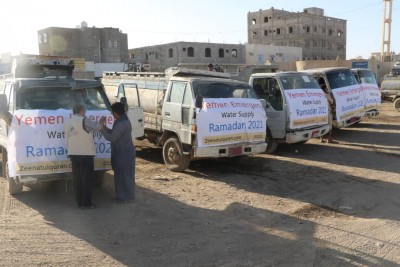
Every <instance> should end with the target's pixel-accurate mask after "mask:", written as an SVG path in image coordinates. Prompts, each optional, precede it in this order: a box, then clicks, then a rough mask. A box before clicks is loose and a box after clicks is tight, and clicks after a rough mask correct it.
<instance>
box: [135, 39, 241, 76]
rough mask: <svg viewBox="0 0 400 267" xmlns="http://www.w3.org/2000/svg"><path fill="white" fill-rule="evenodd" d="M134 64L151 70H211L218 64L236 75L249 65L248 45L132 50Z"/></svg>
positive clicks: (182, 44) (170, 45)
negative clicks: (209, 65) (208, 67)
mask: <svg viewBox="0 0 400 267" xmlns="http://www.w3.org/2000/svg"><path fill="white" fill-rule="evenodd" d="M129 56H130V60H131V62H134V63H142V64H143V63H145V64H150V66H151V71H164V70H165V69H166V68H169V67H173V66H182V67H188V68H195V69H204V70H207V65H208V64H209V63H212V64H213V65H214V66H215V65H216V64H218V65H219V66H220V67H222V68H223V70H224V71H225V72H230V73H235V72H237V69H238V67H240V66H243V65H245V64H246V46H245V45H242V44H219V43H199V42H175V43H168V44H162V45H154V46H146V47H139V48H133V49H129Z"/></svg>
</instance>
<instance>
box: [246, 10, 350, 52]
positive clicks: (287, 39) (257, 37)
mask: <svg viewBox="0 0 400 267" xmlns="http://www.w3.org/2000/svg"><path fill="white" fill-rule="evenodd" d="M247 23H248V26H247V29H248V43H249V44H264V45H277V46H291V47H301V48H303V55H302V56H303V58H302V59H303V60H334V59H337V58H340V59H346V35H347V34H346V32H347V21H346V20H343V19H337V18H332V17H326V16H324V10H323V9H321V8H316V7H312V8H305V9H304V10H303V12H289V11H285V10H277V9H274V8H270V9H268V10H261V9H260V10H259V11H256V12H249V13H248V15H247Z"/></svg>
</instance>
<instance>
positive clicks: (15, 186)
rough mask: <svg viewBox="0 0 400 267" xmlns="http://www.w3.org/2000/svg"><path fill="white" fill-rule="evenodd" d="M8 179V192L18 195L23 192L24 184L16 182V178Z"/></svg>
mask: <svg viewBox="0 0 400 267" xmlns="http://www.w3.org/2000/svg"><path fill="white" fill-rule="evenodd" d="M7 180H8V186H7V189H8V192H9V193H10V195H16V194H20V193H22V184H21V183H17V182H15V180H14V178H7Z"/></svg>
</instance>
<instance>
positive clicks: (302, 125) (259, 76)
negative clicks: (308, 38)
mask: <svg viewBox="0 0 400 267" xmlns="http://www.w3.org/2000/svg"><path fill="white" fill-rule="evenodd" d="M249 84H250V85H251V86H252V87H253V88H254V91H255V92H256V94H257V95H258V98H260V99H264V100H265V101H266V115H267V118H268V120H267V150H266V152H267V153H273V152H274V151H275V149H276V148H277V146H278V143H288V144H291V143H300V142H306V141H307V140H309V139H310V138H316V137H321V136H323V135H325V134H326V133H328V132H329V125H328V112H329V110H328V104H327V100H326V98H325V95H324V92H323V91H322V90H321V88H320V87H319V85H318V83H317V82H316V81H315V80H314V78H313V76H311V75H310V74H307V73H302V72H277V73H254V74H252V75H251V76H250V79H249Z"/></svg>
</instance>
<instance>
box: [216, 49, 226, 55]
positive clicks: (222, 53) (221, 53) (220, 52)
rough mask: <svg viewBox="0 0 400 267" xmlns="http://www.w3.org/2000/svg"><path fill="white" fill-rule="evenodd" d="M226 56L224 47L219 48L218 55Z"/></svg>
mask: <svg viewBox="0 0 400 267" xmlns="http://www.w3.org/2000/svg"><path fill="white" fill-rule="evenodd" d="M224 56H225V54H224V49H223V48H220V49H219V50H218V57H224Z"/></svg>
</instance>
